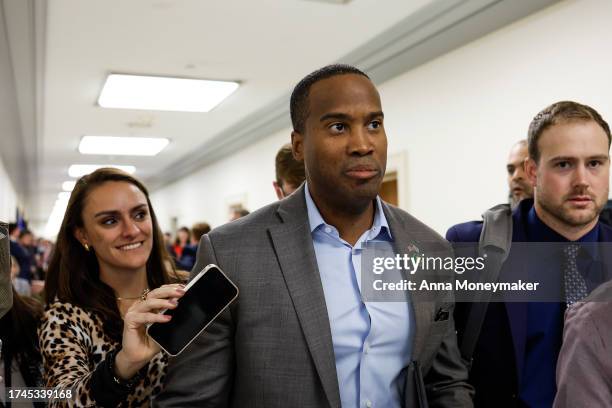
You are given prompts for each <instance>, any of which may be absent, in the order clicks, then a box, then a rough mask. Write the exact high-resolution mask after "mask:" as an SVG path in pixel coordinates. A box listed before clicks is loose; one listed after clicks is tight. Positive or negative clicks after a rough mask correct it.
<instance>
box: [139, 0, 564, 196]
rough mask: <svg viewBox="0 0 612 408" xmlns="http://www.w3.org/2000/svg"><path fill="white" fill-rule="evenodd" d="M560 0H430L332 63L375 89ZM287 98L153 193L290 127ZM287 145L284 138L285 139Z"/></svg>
mask: <svg viewBox="0 0 612 408" xmlns="http://www.w3.org/2000/svg"><path fill="white" fill-rule="evenodd" d="M558 1H560V0H530V1H515V0H436V1H434V2H433V3H430V4H429V5H427V6H426V7H424V8H422V9H420V10H419V11H417V12H416V13H414V14H412V15H410V16H408V17H407V18H405V19H404V20H402V21H400V22H399V23H398V24H396V25H394V26H393V27H391V28H389V29H388V30H386V31H385V32H383V33H382V34H381V35H379V36H377V37H376V38H374V39H372V40H371V41H369V42H368V43H366V44H365V45H363V46H361V47H359V48H357V49H356V50H354V51H352V52H351V53H349V54H347V55H346V56H344V57H343V58H340V59H339V60H338V61H337V62H342V63H347V64H351V65H355V66H357V67H359V68H361V69H363V70H364V71H366V72H367V73H368V75H369V76H370V77H371V78H372V80H373V81H374V82H375V83H377V84H380V83H382V82H384V81H386V80H389V79H391V78H394V77H396V76H397V75H400V74H402V73H404V72H406V71H408V70H410V69H413V68H415V67H417V66H419V65H422V64H424V63H426V62H428V61H431V60H433V59H434V58H436V57H438V56H440V55H443V54H445V53H448V52H450V51H452V50H454V49H457V48H459V47H461V46H463V45H465V44H467V43H469V42H471V41H474V40H476V39H478V38H480V37H482V36H484V35H486V34H488V33H491V32H493V31H495V30H497V29H500V28H502V27H504V26H506V25H508V24H510V23H512V22H514V21H516V20H519V19H521V18H523V17H526V16H528V15H530V14H532V13H534V12H536V11H538V10H540V9H543V8H545V7H548V6H550V5H552V4H554V3H557V2H558ZM289 97H290V94H285V95H284V96H283V97H282V98H279V99H277V100H275V101H274V102H273V103H270V104H269V105H267V106H265V107H264V108H262V109H260V110H259V111H257V112H255V113H253V114H251V115H249V116H247V117H246V118H244V119H242V120H240V121H239V122H237V123H236V124H234V125H232V126H231V127H229V128H227V129H225V130H224V131H222V132H220V133H219V134H217V135H216V136H215V137H213V138H212V139H211V140H209V141H207V142H206V143H203V144H202V145H200V146H198V147H196V148H195V149H194V150H193V152H192V153H191V154H189V155H187V156H184V157H182V158H181V159H180V160H178V161H177V162H175V163H173V164H172V165H171V166H169V167H167V168H165V169H163V170H161V171H160V172H159V173H158V174H156V175H155V176H152V177H149V178H148V179H147V180H146V181H147V185H148V186H149V188H150V189H151V190H156V189H159V188H161V187H164V186H166V185H168V184H171V183H173V182H175V181H177V180H180V179H181V178H184V177H186V176H188V175H190V174H192V173H194V172H196V171H198V170H200V169H201V168H203V167H205V166H207V165H210V164H212V163H214V162H216V161H218V160H220V159H222V158H224V157H227V156H228V155H231V154H232V153H235V152H237V151H238V150H240V149H243V148H245V147H247V146H249V145H250V144H252V143H255V142H257V141H258V140H261V139H263V138H265V137H267V136H270V135H272V134H273V133H275V132H277V131H279V130H281V129H284V128H288V127H290V120H289ZM287 140H289V135H287Z"/></svg>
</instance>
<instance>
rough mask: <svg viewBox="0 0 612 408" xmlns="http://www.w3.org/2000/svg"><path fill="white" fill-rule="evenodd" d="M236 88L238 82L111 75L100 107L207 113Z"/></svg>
mask: <svg viewBox="0 0 612 408" xmlns="http://www.w3.org/2000/svg"><path fill="white" fill-rule="evenodd" d="M237 88H238V83H237V82H228V81H209V80H203V79H187V78H170V77H155V76H140V75H120V74H111V75H109V76H108V78H106V82H105V83H104V88H102V92H101V93H100V98H99V99H98V104H100V106H102V107H103V108H120V109H146V110H162V111H182V112H208V111H210V110H211V109H212V108H214V107H215V106H217V105H218V104H220V103H221V101H223V100H224V99H225V98H227V97H228V96H230V95H231V94H232V92H234V91H235V90H236V89H237Z"/></svg>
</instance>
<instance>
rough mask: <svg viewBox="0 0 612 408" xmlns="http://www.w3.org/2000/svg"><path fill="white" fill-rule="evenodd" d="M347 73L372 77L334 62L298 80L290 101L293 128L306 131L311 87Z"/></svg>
mask: <svg viewBox="0 0 612 408" xmlns="http://www.w3.org/2000/svg"><path fill="white" fill-rule="evenodd" d="M345 74H357V75H363V76H364V77H366V78H368V79H370V77H369V76H367V75H366V74H365V73H364V72H363V71H361V70H359V69H358V68H355V67H353V66H351V65H345V64H333V65H327V66H325V67H323V68H321V69H318V70H316V71H314V72H312V73H310V74H308V75H306V76H305V77H304V78H303V79H302V80H301V81H300V82H298V84H297V85H296V86H295V88H293V92H292V93H291V101H290V103H289V108H290V111H291V123H292V125H293V130H295V131H296V132H300V133H302V132H303V131H304V124H305V123H306V118H307V117H308V93H309V92H310V87H311V86H312V85H313V84H315V83H316V82H319V81H321V80H323V79H327V78H330V77H333V76H336V75H345Z"/></svg>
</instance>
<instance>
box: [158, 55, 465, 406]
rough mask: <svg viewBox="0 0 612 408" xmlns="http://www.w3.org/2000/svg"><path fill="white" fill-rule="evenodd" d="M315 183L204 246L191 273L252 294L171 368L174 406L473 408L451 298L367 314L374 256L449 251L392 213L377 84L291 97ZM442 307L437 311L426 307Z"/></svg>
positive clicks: (297, 147) (321, 84) (345, 84)
mask: <svg viewBox="0 0 612 408" xmlns="http://www.w3.org/2000/svg"><path fill="white" fill-rule="evenodd" d="M291 119H292V122H293V127H294V131H293V132H292V134H291V139H292V145H293V151H294V155H295V157H296V159H297V160H303V161H304V163H305V166H306V183H305V184H304V185H302V186H301V187H300V188H299V189H298V190H297V191H296V192H295V193H294V194H292V195H290V196H289V197H287V198H285V199H284V200H282V201H280V202H277V203H273V204H271V205H269V206H267V207H264V208H262V209H260V210H258V211H256V212H254V213H252V214H251V215H249V216H247V217H245V218H242V219H240V220H238V221H235V222H232V223H230V224H226V225H224V226H222V227H220V228H217V229H215V230H213V231H212V232H210V233H209V234H208V235H205V236H203V237H202V240H201V241H200V246H199V249H198V259H197V263H196V266H195V268H194V270H193V273H196V272H198V271H199V270H201V269H202V268H203V267H204V266H205V265H207V264H209V263H214V264H217V265H219V266H220V267H221V269H223V270H224V271H225V272H226V273H227V274H228V275H229V276H230V278H231V279H232V280H233V281H234V282H235V283H236V284H237V285H238V287H239V289H240V295H239V298H238V301H237V302H235V303H234V304H233V305H232V306H230V308H229V309H228V310H227V312H226V313H224V314H223V315H222V316H221V317H220V318H219V319H218V320H217V321H216V322H215V323H214V324H212V325H211V326H210V328H209V329H208V330H207V331H206V332H205V333H204V334H203V335H202V336H200V337H199V338H198V339H197V340H196V341H195V342H194V343H192V345H191V346H190V347H189V348H188V349H187V350H186V351H185V352H184V353H183V354H182V355H181V356H179V357H178V358H176V359H174V360H172V361H171V363H170V366H169V369H168V375H167V379H166V386H165V389H164V391H163V392H162V394H161V395H160V396H159V397H158V398H157V400H156V402H155V403H156V404H157V405H158V406H163V407H170V406H172V407H185V406H198V407H227V406H231V407H262V408H263V407H265V408H272V407H279V408H280V407H283V408H285V407H308V408H315V407H316V408H321V407H330V408H336V407H340V406H343V407H350V408H357V407H385V408H387V407H401V406H404V407H418V406H425V404H426V402H425V401H427V402H428V403H429V407H471V406H472V402H471V393H472V389H471V388H470V386H469V385H468V384H467V383H466V380H467V371H466V369H465V366H464V365H463V364H462V362H461V359H460V357H459V352H458V349H457V344H456V335H455V328H454V322H453V307H454V304H453V303H452V299H451V301H450V302H449V301H448V297H446V298H445V300H442V299H440V300H438V299H434V300H433V301H431V299H419V298H418V297H420V296H422V295H420V294H416V293H415V294H411V295H410V301H409V302H407V301H404V302H369V301H364V300H363V299H364V297H363V295H362V293H361V280H360V276H359V274H358V273H359V270H360V265H361V255H362V252H363V249H364V246H366V244H369V243H370V242H381V243H386V244H391V245H392V246H393V247H395V248H408V247H410V246H411V245H414V244H415V243H419V245H426V244H437V245H438V246H441V247H443V248H445V250H446V251H449V249H448V248H449V247H448V244H447V243H446V242H445V241H444V240H443V239H442V238H441V237H439V236H438V235H437V234H436V233H435V232H433V231H432V230H431V229H429V228H428V227H426V226H425V225H423V224H422V223H420V222H419V221H417V220H416V219H414V218H413V217H411V216H410V215H408V214H407V213H405V212H403V211H401V210H399V209H397V208H394V207H391V206H390V205H387V204H386V203H384V202H382V200H380V198H379V197H378V191H379V189H380V185H381V183H382V178H383V175H384V172H385V167H386V160H387V139H386V135H385V131H384V126H383V112H382V108H381V103H380V97H379V95H378V92H377V90H376V88H375V87H374V85H373V84H372V82H371V81H370V79H369V78H368V77H367V75H366V74H364V73H363V72H361V71H359V70H357V69H356V68H353V67H350V66H346V65H332V66H328V67H325V68H322V69H320V70H318V71H315V72H313V73H312V74H310V75H308V76H307V77H305V78H304V79H303V80H302V81H301V82H300V83H299V84H298V85H297V86H296V88H295V89H294V91H293V94H292V96H291ZM423 300H430V301H423Z"/></svg>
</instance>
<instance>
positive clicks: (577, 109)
mask: <svg viewBox="0 0 612 408" xmlns="http://www.w3.org/2000/svg"><path fill="white" fill-rule="evenodd" d="M573 121H594V122H595V123H597V124H598V125H599V126H601V128H602V129H603V130H604V132H606V136H608V148H609V147H610V142H611V140H612V138H611V137H610V126H608V124H607V123H606V121H605V120H603V118H602V117H601V115H600V114H599V113H598V112H597V111H596V110H595V109H593V108H591V107H590V106H587V105H582V104H580V103H578V102H572V101H561V102H557V103H553V104H552V105H550V106H548V107H547V108H545V109H544V110H543V111H541V112H540V113H538V114H537V115H536V117H535V118H533V120H532V121H531V123H530V124H529V132H528V138H527V140H528V150H529V157H530V158H532V159H533V160H534V161H535V162H536V163H537V162H538V161H539V160H540V149H539V147H538V141H539V139H540V136H542V133H543V132H544V131H545V130H546V129H548V128H549V127H551V126H553V125H557V124H560V123H568V122H573Z"/></svg>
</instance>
